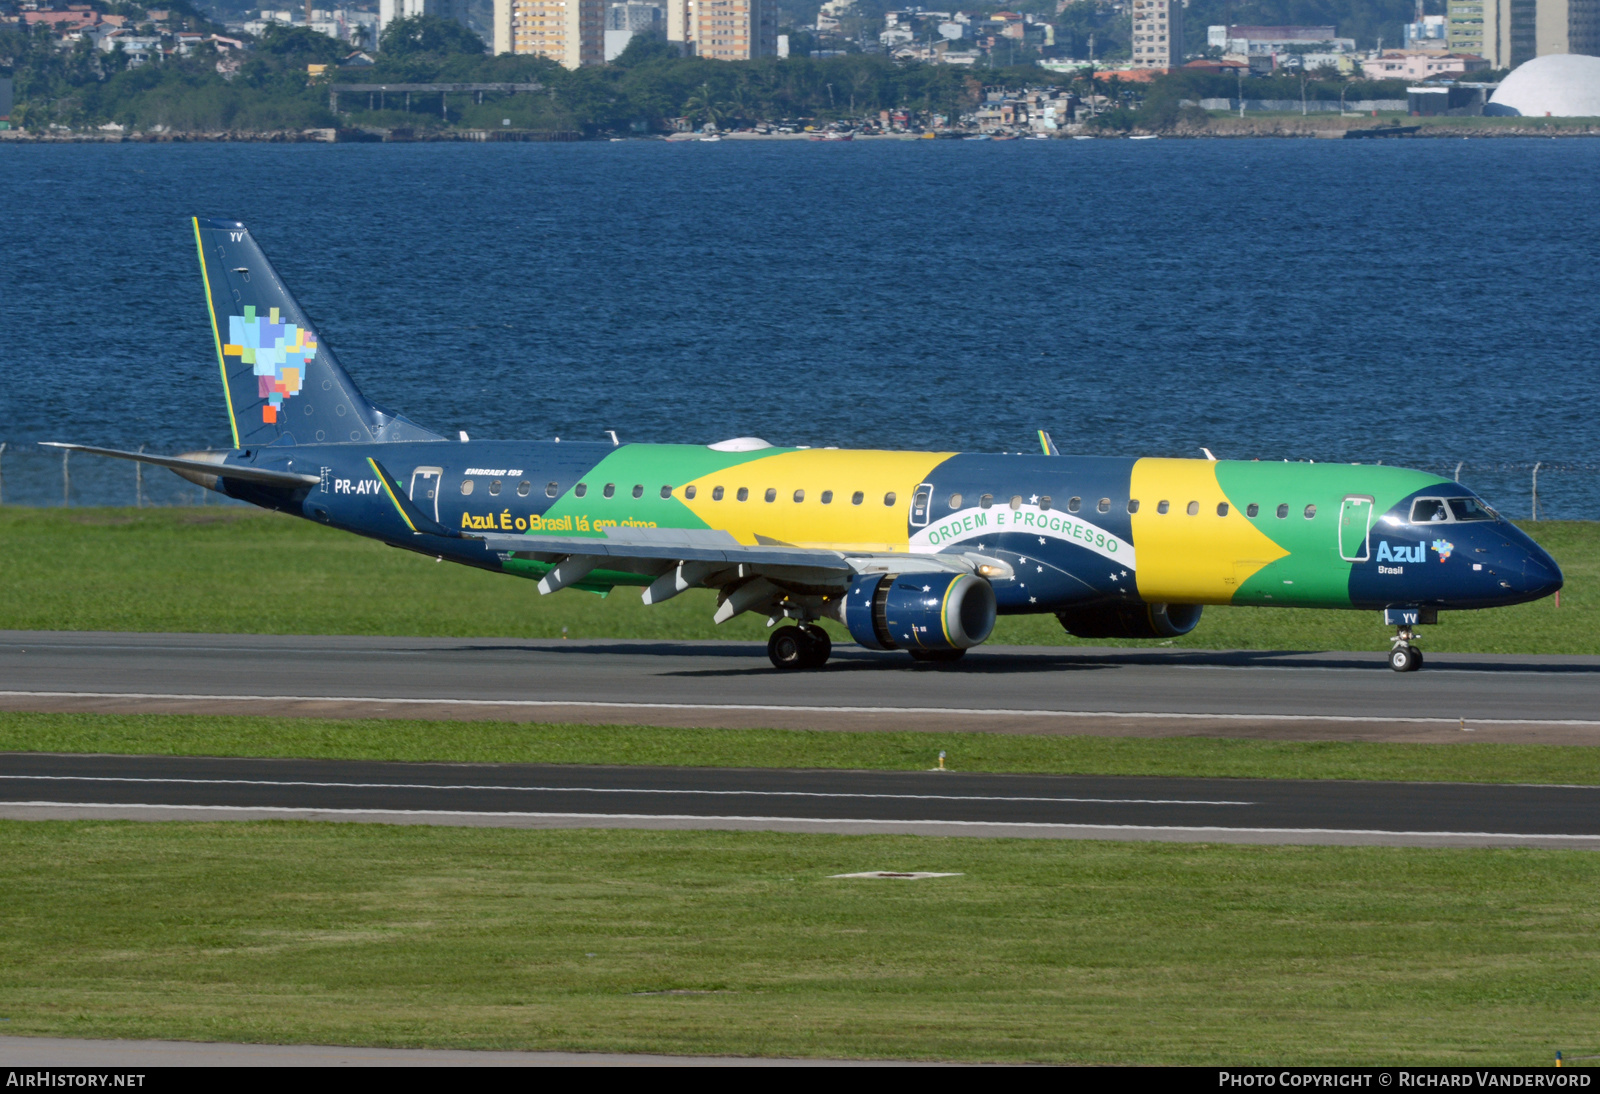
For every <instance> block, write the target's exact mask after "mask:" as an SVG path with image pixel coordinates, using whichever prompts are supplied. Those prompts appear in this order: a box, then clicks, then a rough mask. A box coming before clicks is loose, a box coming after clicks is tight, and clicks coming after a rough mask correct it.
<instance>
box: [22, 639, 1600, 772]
mask: <svg viewBox="0 0 1600 1094" xmlns="http://www.w3.org/2000/svg"><path fill="white" fill-rule="evenodd" d="M1374 644H1375V645H1376V646H1379V647H1380V648H1377V649H1374V650H1373V651H1372V652H1370V653H1325V654H1297V653H1271V652H1265V653H1261V652H1209V651H1194V650H1171V649H1165V650H1163V649H1138V650H1094V649H1072V648H1058V647H1000V648H989V647H980V648H979V649H977V650H973V651H972V652H971V653H969V654H968V655H967V657H966V658H965V659H964V660H962V661H960V662H958V663H956V664H954V665H948V666H945V665H920V664H917V663H915V662H912V661H911V660H910V659H909V658H908V657H906V656H905V655H904V654H895V653H889V654H882V653H872V652H869V651H865V650H860V649H857V648H851V647H847V648H843V649H841V650H840V651H839V652H838V653H837V654H836V656H835V657H834V659H833V660H832V661H831V662H830V663H829V664H828V665H827V667H826V668H824V669H822V670H821V671H818V672H796V673H781V672H778V671H776V670H774V669H773V668H772V667H771V666H770V665H769V664H768V662H767V659H766V656H765V653H764V650H763V649H762V648H761V647H760V646H759V645H757V644H753V643H740V642H642V641H582V642H577V641H574V642H562V641H515V640H500V639H420V638H371V637H348V636H333V637H294V636H256V635H174V634H85V633H71V632H31V633H30V632H15V631H10V632H0V709H32V710H52V709H54V710H117V711H125V712H132V711H141V710H204V711H208V712H214V713H258V714H261V713H280V714H315V715H331V716H371V715H377V716H397V715H400V716H408V717H446V718H471V717H495V718H523V719H538V720H569V721H608V722H619V721H626V722H637V723H644V724H670V725H730V726H731V725H766V726H775V727H788V726H803V727H805V728H821V729H858V728H896V729H917V728H935V729H939V730H941V731H944V730H947V729H949V728H966V729H985V730H997V731H1002V732H1061V733H1082V732H1096V731H1103V732H1112V733H1152V734H1165V733H1197V732H1199V733H1204V732H1210V733H1214V734H1217V735H1240V734H1243V735H1262V736H1288V737H1294V736H1301V737H1318V738H1326V737H1347V738H1360V737H1373V736H1377V737H1382V738H1384V739H1391V740H1439V739H1450V738H1451V736H1452V735H1454V734H1459V733H1460V732H1461V730H1463V729H1475V730H1476V731H1477V732H1479V733H1480V734H1482V736H1480V737H1479V738H1478V739H1504V740H1530V741H1531V740H1539V741H1545V742H1548V743H1600V657H1573V656H1567V657H1556V656H1541V657H1533V656H1491V655H1476V654H1453V655H1452V654H1437V653H1435V654H1429V656H1428V660H1427V664H1426V666H1425V667H1424V668H1423V669H1422V671H1420V672H1416V673H1407V674H1399V673H1394V672H1391V671H1390V670H1389V668H1388V667H1387V663H1386V661H1385V659H1384V652H1383V649H1382V648H1381V647H1382V646H1383V644H1384V643H1383V641H1382V635H1381V633H1379V632H1377V630H1376V628H1375V633H1374ZM1101 723H1104V724H1103V725H1101ZM1208 723H1209V726H1208ZM1097 727H1098V728H1097ZM1491 735H1493V736H1491ZM1455 739H1460V738H1459V737H1457V738H1455Z"/></svg>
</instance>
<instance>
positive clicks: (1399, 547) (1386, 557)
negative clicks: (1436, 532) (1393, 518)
mask: <svg viewBox="0 0 1600 1094" xmlns="http://www.w3.org/2000/svg"><path fill="white" fill-rule="evenodd" d="M1429 547H1432V548H1433V549H1434V550H1435V551H1437V552H1438V553H1439V561H1440V562H1443V561H1444V560H1445V559H1447V558H1449V557H1450V552H1451V551H1454V550H1455V549H1456V545H1455V544H1453V543H1451V542H1450V541H1449V540H1447V539H1436V540H1434V541H1433V542H1432V543H1430V544H1422V543H1400V544H1390V543H1389V541H1388V540H1386V539H1380V540H1379V541H1378V553H1377V556H1376V557H1375V559H1374V561H1376V562H1426V561H1428V548H1429Z"/></svg>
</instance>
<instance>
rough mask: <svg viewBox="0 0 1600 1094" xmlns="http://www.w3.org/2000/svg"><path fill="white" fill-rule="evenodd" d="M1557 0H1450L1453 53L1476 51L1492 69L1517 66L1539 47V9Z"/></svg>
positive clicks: (1449, 38)
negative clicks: (1537, 36)
mask: <svg viewBox="0 0 1600 1094" xmlns="http://www.w3.org/2000/svg"><path fill="white" fill-rule="evenodd" d="M1552 2H1554V0H1543V3H1542V4H1541V2H1540V0H1449V4H1448V7H1449V15H1448V19H1449V37H1448V42H1449V47H1450V52H1452V53H1476V54H1477V55H1478V56H1480V57H1483V58H1486V59H1487V60H1488V61H1489V65H1490V67H1491V68H1513V67H1515V66H1517V65H1520V64H1521V63H1522V62H1524V61H1528V60H1532V59H1533V57H1534V55H1535V54H1536V52H1537V50H1538V42H1537V38H1536V15H1537V11H1536V9H1537V8H1539V7H1541V6H1545V5H1548V4H1550V3H1552Z"/></svg>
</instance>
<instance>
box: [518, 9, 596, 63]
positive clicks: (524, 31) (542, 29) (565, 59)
mask: <svg viewBox="0 0 1600 1094" xmlns="http://www.w3.org/2000/svg"><path fill="white" fill-rule="evenodd" d="M494 51H495V52H496V53H515V54H529V55H533V56H540V57H549V58H550V59H551V60H553V61H558V62H560V63H561V64H562V65H563V66H564V67H566V68H580V67H582V66H584V65H598V64H604V63H605V55H606V53H605V51H606V5H605V0H494Z"/></svg>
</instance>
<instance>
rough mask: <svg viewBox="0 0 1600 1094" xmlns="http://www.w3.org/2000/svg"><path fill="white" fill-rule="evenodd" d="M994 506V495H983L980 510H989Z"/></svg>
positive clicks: (979, 501) (980, 499)
mask: <svg viewBox="0 0 1600 1094" xmlns="http://www.w3.org/2000/svg"><path fill="white" fill-rule="evenodd" d="M993 504H994V495H993V494H985V495H983V497H981V498H979V499H978V508H979V509H988V508H989V507H990V506H992V505H993Z"/></svg>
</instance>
